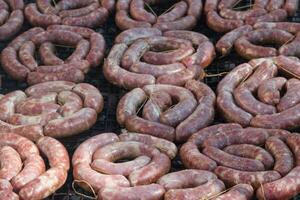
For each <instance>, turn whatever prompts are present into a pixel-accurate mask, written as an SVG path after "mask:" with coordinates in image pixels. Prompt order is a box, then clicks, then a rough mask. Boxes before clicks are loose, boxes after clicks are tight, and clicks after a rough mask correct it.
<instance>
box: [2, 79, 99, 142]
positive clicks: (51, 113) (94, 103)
mask: <svg viewBox="0 0 300 200" xmlns="http://www.w3.org/2000/svg"><path fill="white" fill-rule="evenodd" d="M102 109H103V97H102V95H101V94H100V92H99V90H98V89H97V88H95V87H94V86H92V85H90V84H87V83H80V84H75V83H72V82H66V81H53V82H45V83H40V84H36V85H34V86H31V87H29V88H27V89H26V90H25V93H24V92H22V91H20V90H17V91H14V92H10V93H8V94H6V95H4V96H3V97H2V98H1V99H0V110H1V113H2V114H1V117H0V118H1V119H0V132H13V133H15V134H18V135H21V136H24V137H27V138H29V139H30V140H33V141H38V140H39V138H40V137H42V136H43V135H46V136H51V137H55V138H61V137H67V136H71V135H76V134H79V133H82V132H84V131H85V130H88V129H89V128H91V127H92V126H93V125H94V123H96V120H97V114H98V113H100V112H101V111H102ZM0 135H1V133H0Z"/></svg>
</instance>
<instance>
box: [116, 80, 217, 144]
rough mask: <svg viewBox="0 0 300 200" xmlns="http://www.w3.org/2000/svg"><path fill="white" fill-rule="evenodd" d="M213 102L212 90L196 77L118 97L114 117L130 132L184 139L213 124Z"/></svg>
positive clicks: (144, 88) (177, 139)
mask: <svg viewBox="0 0 300 200" xmlns="http://www.w3.org/2000/svg"><path fill="white" fill-rule="evenodd" d="M174 100H175V101H176V103H175V104H174V102H173V101H174ZM214 102H215V95H214V93H213V91H212V90H211V89H210V88H209V87H207V85H205V84H204V83H201V82H198V81H196V80H189V81H187V83H186V84H185V87H178V86H172V85H163V84H157V85H146V86H144V87H143V88H136V89H133V90H132V91H130V92H128V93H127V94H126V95H124V96H123V97H122V98H121V100H120V102H119V104H118V107H117V120H118V122H119V124H120V125H121V126H123V127H126V129H127V130H129V131H132V132H140V133H144V134H148V135H153V136H156V137H160V138H164V139H167V140H170V141H173V140H176V141H178V142H183V141H185V140H187V139H188V137H189V136H190V135H191V134H192V133H194V132H196V131H198V130H199V129H201V128H204V127H206V126H208V125H209V124H210V123H212V121H213V119H214V114H215V113H214ZM173 105H174V106H173ZM139 112H140V113H142V117H140V116H139Z"/></svg>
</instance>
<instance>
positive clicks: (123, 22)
mask: <svg viewBox="0 0 300 200" xmlns="http://www.w3.org/2000/svg"><path fill="white" fill-rule="evenodd" d="M116 24H117V26H118V27H119V28H120V29H121V30H126V29H131V28H137V27H140V28H150V27H151V24H150V23H148V22H142V21H136V20H133V19H131V18H130V17H129V16H128V13H127V12H126V11H125V10H119V11H118V12H117V13H116Z"/></svg>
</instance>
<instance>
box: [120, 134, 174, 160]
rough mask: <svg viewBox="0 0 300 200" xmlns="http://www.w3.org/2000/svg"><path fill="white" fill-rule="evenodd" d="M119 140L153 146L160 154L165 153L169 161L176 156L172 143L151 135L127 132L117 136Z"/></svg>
mask: <svg viewBox="0 0 300 200" xmlns="http://www.w3.org/2000/svg"><path fill="white" fill-rule="evenodd" d="M119 138H120V140H121V141H136V142H141V143H144V144H146V145H148V146H153V147H155V148H157V149H159V150H160V151H161V152H162V153H165V154H166V155H167V156H169V158H170V159H173V158H175V156H176V154H177V147H176V145H174V143H172V142H170V141H168V140H165V139H161V138H158V137H154V136H151V135H144V134H139V133H130V132H129V133H122V134H121V135H119Z"/></svg>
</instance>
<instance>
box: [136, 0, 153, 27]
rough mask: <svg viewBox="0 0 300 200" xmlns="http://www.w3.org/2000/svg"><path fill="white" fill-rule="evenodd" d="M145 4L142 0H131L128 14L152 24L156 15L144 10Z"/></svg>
mask: <svg viewBox="0 0 300 200" xmlns="http://www.w3.org/2000/svg"><path fill="white" fill-rule="evenodd" d="M144 7H145V5H144V1H143V0H131V2H130V14H131V16H132V17H133V18H134V19H135V20H138V21H142V22H148V23H150V24H154V23H155V21H156V17H155V16H154V15H153V14H152V13H150V12H148V11H146V10H145V8H144Z"/></svg>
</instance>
